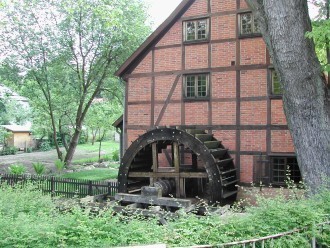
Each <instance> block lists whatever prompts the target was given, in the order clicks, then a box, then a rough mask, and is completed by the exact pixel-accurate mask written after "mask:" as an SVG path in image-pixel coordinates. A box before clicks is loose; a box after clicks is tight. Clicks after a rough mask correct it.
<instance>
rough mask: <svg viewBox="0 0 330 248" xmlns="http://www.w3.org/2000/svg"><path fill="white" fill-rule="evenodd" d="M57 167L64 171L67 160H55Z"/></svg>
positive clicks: (58, 169) (59, 170)
mask: <svg viewBox="0 0 330 248" xmlns="http://www.w3.org/2000/svg"><path fill="white" fill-rule="evenodd" d="M55 167H56V169H57V171H58V172H61V171H63V169H64V167H65V162H64V161H61V160H60V159H57V160H55Z"/></svg>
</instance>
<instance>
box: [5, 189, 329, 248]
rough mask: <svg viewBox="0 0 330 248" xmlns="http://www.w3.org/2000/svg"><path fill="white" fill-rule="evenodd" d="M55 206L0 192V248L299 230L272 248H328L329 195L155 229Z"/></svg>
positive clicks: (173, 241) (195, 240) (185, 242)
mask: <svg viewBox="0 0 330 248" xmlns="http://www.w3.org/2000/svg"><path fill="white" fill-rule="evenodd" d="M57 202H58V201H57V200H56V199H55V198H51V197H50V196H49V195H43V194H42V192H40V191H38V190H36V187H35V186H33V185H31V184H30V185H25V186H20V185H18V186H16V187H14V188H12V187H9V186H7V185H2V187H1V188H0V230H1V232H0V247H43V248H44V247H113V246H126V245H137V244H139V245H143V244H159V243H164V244H167V245H168V246H169V247H175V246H181V247H182V246H191V245H201V244H213V245H216V244H221V243H225V242H231V241H237V240H245V239H251V238H257V237H263V236H267V235H272V234H277V233H280V232H285V231H290V230H293V229H295V228H302V229H303V231H302V232H300V233H296V234H294V235H291V236H287V237H283V238H280V239H277V240H276V241H275V244H274V247H281V248H284V247H308V245H309V244H310V243H309V242H310V239H311V237H312V236H313V235H316V238H317V241H318V242H319V243H320V244H324V245H326V244H330V228H329V225H327V226H324V228H323V231H322V232H317V231H316V230H317V225H316V224H318V223H321V222H324V221H326V220H328V215H327V214H329V213H330V192H329V191H324V192H322V193H320V194H319V195H317V196H314V197H311V198H309V199H305V198H304V197H303V196H300V197H299V196H298V195H297V194H292V197H289V198H288V197H287V196H284V194H282V193H280V194H278V195H276V196H275V197H272V198H265V197H260V198H259V199H258V206H257V207H253V206H251V207H247V208H246V209H245V210H244V213H241V212H239V211H238V210H239V209H241V208H233V211H230V212H229V213H227V214H226V215H225V216H218V215H206V216H203V217H201V216H196V215H194V214H185V213H182V214H181V217H178V218H176V219H168V220H167V224H166V225H160V224H159V221H158V219H157V218H156V217H154V218H148V219H146V218H144V217H143V216H141V215H137V214H136V215H133V216H124V215H121V214H116V213H114V212H113V211H112V210H111V209H108V210H100V211H99V213H98V214H95V213H93V212H92V211H91V210H90V209H89V208H85V209H82V208H80V207H78V206H76V207H72V208H71V210H70V211H65V212H63V211H59V208H58V207H57V204H58V203H57Z"/></svg>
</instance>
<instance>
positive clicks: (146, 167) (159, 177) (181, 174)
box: [118, 128, 238, 205]
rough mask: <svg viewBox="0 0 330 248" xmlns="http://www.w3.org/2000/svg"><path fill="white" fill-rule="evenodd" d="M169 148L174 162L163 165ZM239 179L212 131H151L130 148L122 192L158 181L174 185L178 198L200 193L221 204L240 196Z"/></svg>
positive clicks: (122, 173) (121, 181)
mask: <svg viewBox="0 0 330 248" xmlns="http://www.w3.org/2000/svg"><path fill="white" fill-rule="evenodd" d="M168 147H170V148H171V154H170V156H169V155H168V154H166V155H167V157H168V158H170V159H171V163H170V164H169V166H165V167H161V166H159V164H158V156H159V154H161V153H162V152H164V151H167V149H168ZM185 154H191V159H188V160H189V162H188V164H185V163H184V162H185V160H187V159H186V158H185ZM237 181H238V180H237V177H236V169H235V166H234V163H233V159H232V158H231V157H230V155H229V153H228V150H227V149H225V148H224V146H223V145H222V144H221V142H220V141H218V140H216V139H215V138H214V137H213V135H212V134H206V133H205V132H204V130H198V129H187V130H181V129H174V128H159V129H154V130H151V131H148V132H147V133H145V134H143V135H142V136H140V137H139V138H138V139H136V140H135V141H134V142H133V143H132V144H131V146H130V147H129V148H128V149H127V151H126V153H125V155H124V157H123V159H122V162H121V165H120V168H119V173H118V184H119V192H120V193H135V192H138V191H139V189H140V188H141V187H142V186H149V185H151V186H154V183H156V182H158V183H156V184H157V185H162V184H163V185H173V192H172V193H173V195H174V196H175V197H176V198H189V197H190V198H192V197H196V196H198V197H200V198H203V199H206V200H207V201H208V202H209V203H210V204H214V203H220V204H221V205H224V204H227V203H232V202H233V201H234V200H235V199H236V195H237V189H236V186H235V185H236V183H237ZM169 187H170V186H169ZM167 190H168V191H170V190H171V189H167ZM193 194H195V195H193Z"/></svg>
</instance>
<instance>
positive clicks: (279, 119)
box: [271, 100, 287, 125]
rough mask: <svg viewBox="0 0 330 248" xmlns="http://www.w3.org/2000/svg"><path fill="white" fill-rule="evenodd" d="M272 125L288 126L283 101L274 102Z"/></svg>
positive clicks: (272, 102)
mask: <svg viewBox="0 0 330 248" xmlns="http://www.w3.org/2000/svg"><path fill="white" fill-rule="evenodd" d="M271 105H272V124H273V125H286V124H287V122H286V118H285V114H284V110H283V101H282V100H272V101H271Z"/></svg>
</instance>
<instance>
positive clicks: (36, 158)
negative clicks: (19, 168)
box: [0, 149, 107, 174]
mask: <svg viewBox="0 0 330 248" xmlns="http://www.w3.org/2000/svg"><path fill="white" fill-rule="evenodd" d="M106 152H107V151H104V150H103V151H101V154H102V155H104V154H106ZM97 156H98V152H97V151H92V152H91V151H86V150H79V149H77V150H76V152H75V154H74V157H73V160H76V159H85V158H92V157H97ZM56 159H57V153H56V150H51V151H47V152H32V153H17V154H16V155H7V156H0V173H6V172H7V170H8V166H9V165H11V164H17V163H20V164H23V165H24V166H25V167H26V168H27V171H26V172H27V173H34V169H33V167H32V163H35V162H42V163H44V164H45V166H46V168H47V170H46V174H47V173H52V172H55V171H56V168H55V165H54V161H55V160H56Z"/></svg>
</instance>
